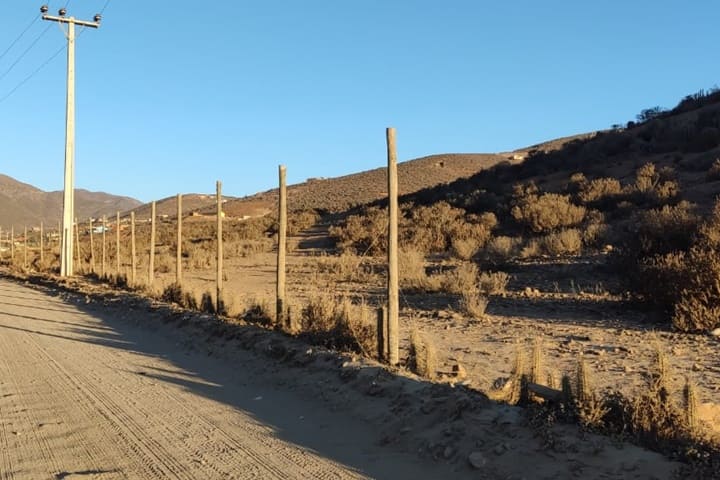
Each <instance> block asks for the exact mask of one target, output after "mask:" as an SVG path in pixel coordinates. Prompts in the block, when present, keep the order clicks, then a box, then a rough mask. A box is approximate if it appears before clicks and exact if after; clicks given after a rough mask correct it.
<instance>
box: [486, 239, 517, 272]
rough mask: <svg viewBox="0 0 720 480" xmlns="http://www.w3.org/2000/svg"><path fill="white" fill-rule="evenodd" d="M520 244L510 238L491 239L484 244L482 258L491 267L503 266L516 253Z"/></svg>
mask: <svg viewBox="0 0 720 480" xmlns="http://www.w3.org/2000/svg"><path fill="white" fill-rule="evenodd" d="M519 245H520V242H519V241H518V240H517V239H515V238H512V237H507V236H498V237H493V238H491V239H490V240H488V242H487V243H486V244H485V248H484V249H483V251H482V258H483V260H484V261H485V262H487V263H490V264H492V265H504V264H505V263H507V262H508V261H509V260H510V259H511V258H512V257H513V256H515V255H516V254H517V253H518V252H517V250H518V247H519Z"/></svg>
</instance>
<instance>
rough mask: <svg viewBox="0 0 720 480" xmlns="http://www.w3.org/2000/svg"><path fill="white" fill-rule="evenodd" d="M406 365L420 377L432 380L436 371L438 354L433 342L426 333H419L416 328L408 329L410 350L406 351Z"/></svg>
mask: <svg viewBox="0 0 720 480" xmlns="http://www.w3.org/2000/svg"><path fill="white" fill-rule="evenodd" d="M407 363H408V367H409V368H410V370H412V371H413V372H415V373H417V374H418V375H420V376H421V377H426V378H429V379H430V380H434V379H435V378H436V377H437V371H438V355H437V349H436V348H435V344H434V343H433V342H432V341H431V340H430V339H429V337H428V336H427V335H423V334H421V333H420V332H419V331H418V330H417V329H415V328H413V329H412V330H411V331H410V350H409V352H408V362H407Z"/></svg>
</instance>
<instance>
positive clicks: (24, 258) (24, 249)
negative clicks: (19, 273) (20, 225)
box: [23, 225, 28, 269]
mask: <svg viewBox="0 0 720 480" xmlns="http://www.w3.org/2000/svg"><path fill="white" fill-rule="evenodd" d="M27 249H28V241H27V225H25V235H24V238H23V268H24V269H27V268H28V261H27V260H28V259H27Z"/></svg>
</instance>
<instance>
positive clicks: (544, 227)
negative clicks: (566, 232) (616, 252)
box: [510, 193, 585, 233]
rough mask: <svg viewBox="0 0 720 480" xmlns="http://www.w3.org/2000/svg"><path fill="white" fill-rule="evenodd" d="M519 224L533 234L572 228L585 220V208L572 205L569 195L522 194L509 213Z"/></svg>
mask: <svg viewBox="0 0 720 480" xmlns="http://www.w3.org/2000/svg"><path fill="white" fill-rule="evenodd" d="M510 213H511V214H512V216H513V218H514V219H515V220H516V221H517V222H518V223H519V224H520V225H523V226H525V227H527V228H529V229H530V230H531V231H533V232H535V233H546V232H551V231H553V230H557V229H559V228H563V227H573V226H575V225H578V224H580V223H581V222H582V221H583V218H585V207H582V206H578V205H575V204H573V203H572V202H571V201H570V196H569V195H560V194H557V193H544V194H542V195H538V194H535V193H524V194H523V195H522V196H521V197H519V198H516V200H515V206H514V207H513V208H512V210H511V212H510Z"/></svg>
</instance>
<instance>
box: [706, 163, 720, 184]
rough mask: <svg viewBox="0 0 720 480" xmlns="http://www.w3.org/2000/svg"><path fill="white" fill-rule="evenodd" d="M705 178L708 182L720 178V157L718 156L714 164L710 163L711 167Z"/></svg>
mask: <svg viewBox="0 0 720 480" xmlns="http://www.w3.org/2000/svg"><path fill="white" fill-rule="evenodd" d="M705 179H706V180H707V181H708V182H712V181H715V180H720V158H716V159H715V161H714V162H713V164H712V165H710V168H708V171H707V174H706V175H705Z"/></svg>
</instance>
